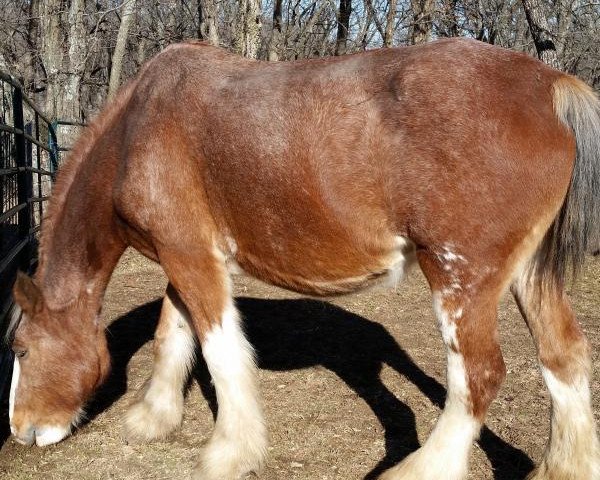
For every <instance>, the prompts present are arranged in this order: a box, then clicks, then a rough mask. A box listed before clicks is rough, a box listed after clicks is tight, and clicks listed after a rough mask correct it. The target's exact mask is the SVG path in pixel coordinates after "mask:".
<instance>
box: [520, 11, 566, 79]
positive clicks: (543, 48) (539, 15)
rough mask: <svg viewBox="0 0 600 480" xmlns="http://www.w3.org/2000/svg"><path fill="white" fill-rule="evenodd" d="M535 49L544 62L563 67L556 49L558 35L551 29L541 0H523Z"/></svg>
mask: <svg viewBox="0 0 600 480" xmlns="http://www.w3.org/2000/svg"><path fill="white" fill-rule="evenodd" d="M522 1H523V8H524V9H525V15H526V16H527V22H528V23H529V29H530V30H531V36H532V37H533V41H534V43H535V49H536V51H537V54H538V57H540V60H542V62H544V63H547V64H548V65H550V66H552V67H554V68H561V65H560V62H559V61H558V54H557V51H556V44H555V40H556V36H555V35H554V33H553V32H552V31H551V29H550V25H549V23H548V13H547V12H546V8H545V6H544V4H543V3H542V1H541V0H522Z"/></svg>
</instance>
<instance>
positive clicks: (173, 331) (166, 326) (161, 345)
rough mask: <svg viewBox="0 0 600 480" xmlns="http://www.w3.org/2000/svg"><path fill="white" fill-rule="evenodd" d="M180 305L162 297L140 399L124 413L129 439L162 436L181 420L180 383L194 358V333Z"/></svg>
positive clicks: (143, 439)
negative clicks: (150, 362)
mask: <svg viewBox="0 0 600 480" xmlns="http://www.w3.org/2000/svg"><path fill="white" fill-rule="evenodd" d="M186 315H187V311H185V310H184V307H183V306H179V305H174V304H173V302H172V301H171V299H170V298H169V297H168V296H165V299H164V300H163V310H162V312H161V319H160V325H159V327H158V330H157V338H156V340H155V342H156V351H155V358H154V367H153V371H152V377H151V378H150V380H149V382H148V383H147V385H146V387H145V393H144V396H143V397H142V399H141V400H140V401H138V402H136V403H135V404H133V405H132V406H131V407H130V408H129V410H128V411H127V414H126V417H125V436H126V437H127V438H128V439H130V440H132V441H149V440H154V439H159V438H164V437H166V436H167V435H168V434H169V433H171V432H172V431H173V430H174V429H175V428H176V427H177V426H178V425H179V424H180V422H181V418H182V415H183V402H184V399H183V387H184V385H185V382H186V380H187V377H188V375H189V372H190V369H191V367H192V364H193V360H194V351H195V336H194V333H193V332H192V329H191V327H190V324H189V323H188V321H187V319H186Z"/></svg>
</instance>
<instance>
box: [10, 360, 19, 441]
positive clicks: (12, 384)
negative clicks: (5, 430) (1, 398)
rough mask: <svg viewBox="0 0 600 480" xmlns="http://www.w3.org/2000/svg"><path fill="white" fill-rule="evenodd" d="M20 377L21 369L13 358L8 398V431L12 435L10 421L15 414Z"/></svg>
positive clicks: (17, 361)
mask: <svg viewBox="0 0 600 480" xmlns="http://www.w3.org/2000/svg"><path fill="white" fill-rule="evenodd" d="M20 375H21V367H20V365H19V359H18V358H16V357H15V362H14V364H13V373H12V379H11V381H10V395H9V397H8V419H9V421H10V431H11V432H12V434H13V435H14V434H15V432H14V430H13V426H12V419H13V415H14V413H15V398H16V395H17V386H18V385H19V376H20Z"/></svg>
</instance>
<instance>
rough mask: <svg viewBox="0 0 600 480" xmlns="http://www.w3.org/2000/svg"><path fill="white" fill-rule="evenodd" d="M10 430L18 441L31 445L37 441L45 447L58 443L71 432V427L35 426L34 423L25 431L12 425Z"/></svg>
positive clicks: (39, 445) (37, 443) (38, 444)
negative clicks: (17, 429) (18, 429)
mask: <svg viewBox="0 0 600 480" xmlns="http://www.w3.org/2000/svg"><path fill="white" fill-rule="evenodd" d="M10 430H11V432H12V434H13V436H14V437H15V440H16V441H17V442H18V443H20V444H22V445H29V446H31V445H33V444H34V443H35V444H36V445H37V446H38V447H45V446H46V445H52V444H53V443H58V442H60V441H61V440H62V439H63V438H65V437H66V436H68V435H69V433H71V430H70V428H62V427H50V426H44V427H35V426H33V425H32V426H30V427H28V428H27V429H26V430H25V431H19V432H17V431H16V429H15V428H14V427H13V426H12V425H11V427H10Z"/></svg>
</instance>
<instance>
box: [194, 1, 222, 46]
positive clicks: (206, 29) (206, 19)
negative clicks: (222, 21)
mask: <svg viewBox="0 0 600 480" xmlns="http://www.w3.org/2000/svg"><path fill="white" fill-rule="evenodd" d="M198 17H199V27H200V28H199V30H200V35H199V37H200V38H201V39H203V40H208V41H209V42H210V43H211V44H213V45H219V32H218V30H217V6H216V4H215V1H214V0H198Z"/></svg>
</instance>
